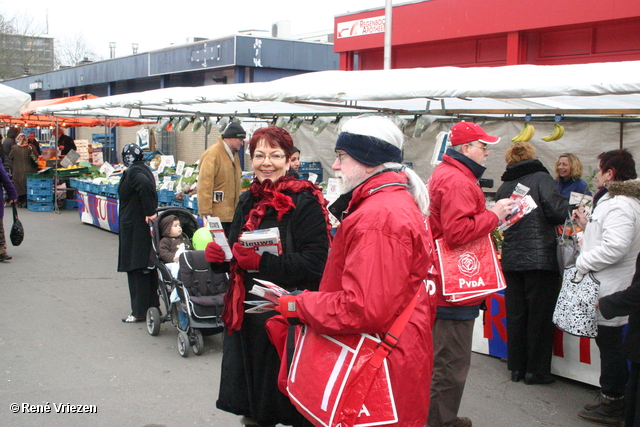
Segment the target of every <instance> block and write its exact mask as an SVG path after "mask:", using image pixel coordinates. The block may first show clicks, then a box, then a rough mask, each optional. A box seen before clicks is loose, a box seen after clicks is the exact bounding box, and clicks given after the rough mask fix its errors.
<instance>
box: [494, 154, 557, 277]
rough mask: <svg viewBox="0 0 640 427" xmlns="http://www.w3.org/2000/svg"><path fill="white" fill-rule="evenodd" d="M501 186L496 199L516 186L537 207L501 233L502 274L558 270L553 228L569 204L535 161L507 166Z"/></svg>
mask: <svg viewBox="0 0 640 427" xmlns="http://www.w3.org/2000/svg"><path fill="white" fill-rule="evenodd" d="M502 180H503V181H504V183H503V184H502V185H501V186H500V188H499V189H498V191H497V193H496V200H500V199H504V198H508V197H510V196H511V193H513V190H514V189H515V188H516V185H517V184H518V183H522V185H526V186H527V187H529V188H530V190H529V193H528V194H529V195H531V197H532V198H533V200H534V201H535V202H536V204H537V205H538V207H537V208H536V209H534V210H533V211H531V212H530V213H529V214H528V215H525V216H524V217H523V218H522V219H520V221H518V222H516V223H515V224H513V225H512V226H511V227H509V228H508V229H507V230H505V232H504V243H503V245H502V269H503V271H527V270H548V271H558V257H557V253H556V234H557V233H556V227H555V226H557V225H559V224H563V223H564V221H565V219H566V218H568V215H569V201H568V200H567V198H566V197H564V196H562V195H561V194H560V193H559V192H558V189H557V188H556V183H555V181H554V180H553V178H552V177H551V175H549V172H548V171H547V169H546V168H545V167H544V166H543V165H542V163H540V161H539V160H536V159H530V160H524V161H521V162H518V163H515V164H513V165H509V166H507V170H506V172H505V173H504V174H503V175H502Z"/></svg>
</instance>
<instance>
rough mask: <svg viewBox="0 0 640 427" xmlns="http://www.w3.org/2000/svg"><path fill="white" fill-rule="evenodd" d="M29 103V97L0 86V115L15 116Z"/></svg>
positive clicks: (15, 90) (10, 88)
mask: <svg viewBox="0 0 640 427" xmlns="http://www.w3.org/2000/svg"><path fill="white" fill-rule="evenodd" d="M29 101H31V96H30V95H29V94H28V93H24V92H22V91H19V90H17V89H14V88H12V87H9V86H6V85H3V84H0V114H8V115H10V116H15V115H17V114H19V113H20V110H22V109H23V108H25V107H26V106H27V104H28V103H29Z"/></svg>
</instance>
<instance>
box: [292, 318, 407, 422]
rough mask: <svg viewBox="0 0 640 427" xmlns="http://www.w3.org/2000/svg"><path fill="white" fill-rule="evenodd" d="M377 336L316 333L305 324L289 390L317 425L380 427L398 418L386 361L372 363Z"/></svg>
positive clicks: (298, 406) (376, 345) (294, 399)
mask: <svg viewBox="0 0 640 427" xmlns="http://www.w3.org/2000/svg"><path fill="white" fill-rule="evenodd" d="M379 343H380V338H379V337H378V336H377V335H368V334H347V335H335V336H329V335H320V334H317V333H316V332H314V331H313V330H312V329H311V328H309V327H306V326H305V327H303V329H302V332H301V333H300V335H299V336H298V341H297V342H296V350H295V352H294V355H293V363H292V365H291V369H290V371H289V377H288V380H287V392H288V394H289V398H290V399H291V402H292V403H293V405H294V406H295V407H296V408H297V409H298V411H300V412H301V413H302V414H303V415H304V416H305V418H307V419H308V420H309V421H311V422H312V423H313V424H314V425H315V426H317V427H333V426H341V427H348V426H365V425H367V426H371V425H377V426H383V425H388V424H393V423H397V422H398V414H397V410H396V406H395V402H394V397H393V389H392V386H391V380H390V377H389V368H388V365H387V360H386V359H383V360H382V364H381V366H380V367H379V368H376V367H375V366H374V365H373V364H371V363H370V362H371V361H372V358H373V356H374V353H375V351H376V348H377V347H378V345H379Z"/></svg>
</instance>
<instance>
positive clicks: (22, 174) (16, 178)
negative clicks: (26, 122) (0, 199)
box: [10, 144, 53, 196]
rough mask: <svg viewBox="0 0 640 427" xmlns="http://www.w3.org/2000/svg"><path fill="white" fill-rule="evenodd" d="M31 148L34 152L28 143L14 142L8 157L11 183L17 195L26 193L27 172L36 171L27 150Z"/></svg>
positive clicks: (36, 168)
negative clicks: (9, 158)
mask: <svg viewBox="0 0 640 427" xmlns="http://www.w3.org/2000/svg"><path fill="white" fill-rule="evenodd" d="M31 150H33V152H34V153H35V150H34V149H33V147H32V146H31V145H29V144H26V145H24V146H22V145H18V144H16V145H14V146H13V147H12V148H11V154H10V157H11V161H12V162H13V166H12V167H13V169H12V171H13V175H12V179H13V185H14V186H15V187H16V191H17V192H18V196H24V195H26V194H27V174H28V173H36V172H38V167H37V166H33V164H31V159H30V157H29V152H30V151H31ZM52 194H53V192H52Z"/></svg>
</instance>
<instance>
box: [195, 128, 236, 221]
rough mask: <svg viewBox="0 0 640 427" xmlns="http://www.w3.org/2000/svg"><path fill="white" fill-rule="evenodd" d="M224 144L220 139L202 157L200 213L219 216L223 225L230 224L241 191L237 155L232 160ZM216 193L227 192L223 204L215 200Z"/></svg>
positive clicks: (199, 179) (199, 182) (199, 184)
mask: <svg viewBox="0 0 640 427" xmlns="http://www.w3.org/2000/svg"><path fill="white" fill-rule="evenodd" d="M224 144H225V142H224V140H223V139H222V138H221V137H218V142H217V143H215V144H214V145H212V146H211V147H209V148H208V149H207V150H206V151H205V152H204V153H202V156H200V165H199V166H198V168H199V169H200V172H199V174H198V213H199V214H200V215H211V216H214V217H218V218H220V221H221V222H231V220H232V219H233V215H234V212H235V209H236V206H237V204H238V200H239V198H240V191H241V189H242V182H241V178H242V166H241V165H240V158H239V157H238V153H235V154H234V155H233V158H234V160H233V161H231V157H229V154H228V153H227V150H226V148H225V147H224ZM215 191H222V192H224V199H223V200H222V201H221V202H214V201H213V196H214V192H215Z"/></svg>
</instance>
